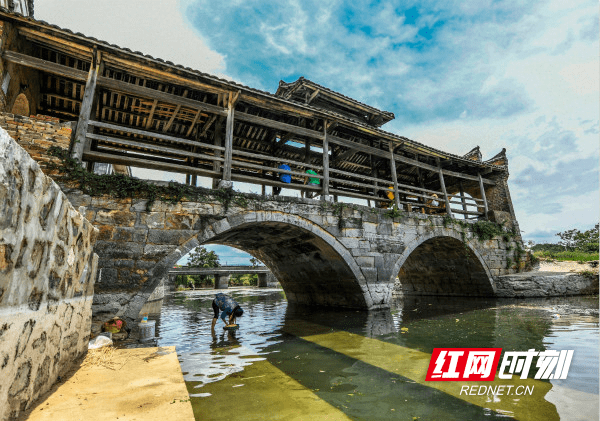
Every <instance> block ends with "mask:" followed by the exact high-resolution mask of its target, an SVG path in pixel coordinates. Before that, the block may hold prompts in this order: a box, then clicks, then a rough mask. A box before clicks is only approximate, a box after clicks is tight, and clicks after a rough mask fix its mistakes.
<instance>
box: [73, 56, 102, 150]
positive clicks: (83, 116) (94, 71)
mask: <svg viewBox="0 0 600 421" xmlns="http://www.w3.org/2000/svg"><path fill="white" fill-rule="evenodd" d="M92 64H95V65H92V66H90V71H89V73H88V78H87V82H86V83H85V91H84V93H83V100H82V101H81V109H80V111H79V119H78V120H77V129H76V130H75V137H74V144H73V148H72V150H71V156H72V157H73V158H75V159H77V160H78V161H82V156H83V151H84V150H87V149H89V147H87V142H88V141H87V138H86V134H87V131H88V123H89V121H90V115H91V112H92V105H93V103H94V97H95V93H96V82H97V80H98V68H99V67H100V63H99V62H98V63H96V54H95V51H94V63H92Z"/></svg>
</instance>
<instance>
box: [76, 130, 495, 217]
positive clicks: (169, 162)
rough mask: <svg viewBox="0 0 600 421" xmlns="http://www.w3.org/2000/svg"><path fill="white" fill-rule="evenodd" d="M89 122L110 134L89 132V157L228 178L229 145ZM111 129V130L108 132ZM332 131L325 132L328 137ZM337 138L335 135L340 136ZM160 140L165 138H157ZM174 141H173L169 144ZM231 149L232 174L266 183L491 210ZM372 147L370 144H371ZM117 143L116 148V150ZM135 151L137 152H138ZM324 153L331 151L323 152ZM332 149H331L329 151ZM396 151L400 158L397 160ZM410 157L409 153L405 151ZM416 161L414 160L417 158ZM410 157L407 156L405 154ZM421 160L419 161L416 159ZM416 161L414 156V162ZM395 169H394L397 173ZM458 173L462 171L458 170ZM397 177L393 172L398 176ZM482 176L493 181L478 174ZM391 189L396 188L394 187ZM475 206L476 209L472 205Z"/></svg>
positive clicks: (427, 206)
mask: <svg viewBox="0 0 600 421" xmlns="http://www.w3.org/2000/svg"><path fill="white" fill-rule="evenodd" d="M88 126H90V127H96V128H98V129H102V130H103V131H104V132H105V133H104V134H95V133H91V132H89V133H87V134H86V139H87V141H86V146H85V148H84V153H83V159H84V160H90V161H104V162H111V163H115V164H123V165H131V166H138V167H143V168H149V169H157V170H163V171H171V172H179V173H186V174H194V175H199V176H204V177H209V178H212V179H219V180H220V179H224V178H225V177H224V171H223V170H224V167H225V161H226V160H227V158H226V157H227V146H225V147H223V146H218V145H214V144H211V143H203V142H197V141H192V140H189V139H183V138H179V137H174V136H169V135H165V134H160V133H155V132H150V131H145V130H139V129H134V128H130V127H125V126H120V125H116V124H111V123H105V122H99V121H94V120H89V121H88ZM110 131H114V132H115V133H116V132H119V133H121V134H122V133H125V134H126V135H128V138H127V139H123V138H120V137H116V134H115V135H110ZM106 132H109V133H106ZM327 137H329V136H323V138H327ZM338 140H339V138H336V139H335V141H338ZM90 141H96V142H100V144H101V146H100V147H97V148H95V149H96V150H92V149H91V148H90ZM158 141H160V142H161V144H157V142H158ZM169 145H170V146H169ZM178 145H180V146H184V147H192V148H191V149H192V151H189V150H184V149H181V148H178V147H177V146H178ZM120 147H128V148H129V149H130V152H131V150H135V149H139V150H143V152H140V153H138V155H139V156H132V155H131V154H129V155H127V156H119V155H118V153H115V152H118V151H120V150H121V149H120ZM230 148H231V152H230V156H231V158H230V161H229V165H230V167H231V168H233V169H234V171H232V172H231V175H230V177H229V178H230V180H232V181H241V182H245V183H251V184H256V185H261V186H263V187H264V186H273V187H280V188H288V189H292V190H300V191H303V192H311V193H312V194H313V195H315V196H317V195H320V196H321V197H324V196H325V195H326V194H331V195H334V197H336V198H337V197H338V196H339V197H349V198H355V199H364V200H367V201H368V202H369V203H370V202H371V201H373V203H375V204H378V206H384V207H385V206H389V205H392V204H393V205H395V206H397V207H398V208H399V209H404V210H406V211H409V212H421V213H427V214H432V213H433V214H435V213H445V214H448V215H453V214H462V215H464V216H465V217H467V218H469V217H481V216H485V207H486V205H487V204H486V199H485V196H484V197H483V198H482V199H479V198H472V197H468V196H465V195H456V194H454V195H452V194H446V193H445V192H444V191H443V190H445V187H444V189H443V190H442V191H437V190H431V189H427V188H424V187H416V186H412V185H408V184H404V183H400V182H398V181H397V180H393V179H392V180H390V179H385V178H380V177H374V176H366V175H362V174H356V173H352V172H349V171H345V170H341V169H337V168H328V171H327V175H325V171H324V168H325V167H324V166H323V165H318V164H314V163H308V162H300V161H296V160H290V159H284V158H281V157H275V156H270V155H269V154H266V153H265V154H262V153H257V152H256V151H252V152H250V151H248V150H241V149H237V148H233V147H232V146H231V147H230ZM367 148H368V149H367ZM113 149H114V150H113ZM357 149H364V150H365V151H366V152H368V153H373V152H374V151H376V152H375V153H374V154H376V155H378V156H387V157H389V159H390V162H395V160H396V159H397V158H398V155H394V154H393V153H392V154H386V153H385V151H382V150H380V149H376V148H372V147H369V146H366V145H360V147H359V148H357ZM134 153H135V152H134ZM323 155H324V156H325V155H326V154H325V153H324V152H323ZM328 155H329V154H327V156H328ZM392 157H393V158H394V160H392ZM190 158H193V159H195V160H196V166H190V165H189V164H188V162H189V159H190ZM402 158H404V157H402ZM411 161H412V160H411ZM401 162H403V163H406V159H403V160H401ZM415 162H418V161H415ZM282 163H285V164H287V165H288V166H290V170H283V169H280V168H279V165H280V164H282ZM411 163H413V162H411ZM419 164H420V166H421V167H424V168H425V169H427V170H432V169H435V170H436V171H438V172H439V174H440V177H441V180H443V176H444V173H445V171H444V170H443V169H441V168H439V167H438V168H436V167H433V166H431V165H428V164H424V163H420V162H419ZM309 169H311V170H314V171H315V172H317V174H316V175H315V174H307V173H306V171H307V170H309ZM282 174H289V175H290V176H291V178H292V180H291V182H290V183H284V182H282V181H281V180H280V176H281V175H282ZM392 174H393V173H392ZM452 175H453V176H455V175H456V174H452ZM458 175H459V176H461V177H462V178H466V179H471V180H472V179H473V178H475V177H473V176H470V175H467V174H458ZM307 178H312V179H318V180H319V183H320V184H319V185H310V184H305V181H306V179H307ZM392 178H393V177H392ZM476 179H477V180H478V181H481V183H483V182H486V181H487V182H488V183H490V182H489V181H488V180H485V181H484V180H483V179H480V178H476ZM390 189H391V190H390ZM389 191H392V192H393V194H394V199H393V200H390V199H389V198H387V197H385V195H383V196H384V197H382V195H380V193H381V192H384V193H387V192H389ZM469 209H470V210H469Z"/></svg>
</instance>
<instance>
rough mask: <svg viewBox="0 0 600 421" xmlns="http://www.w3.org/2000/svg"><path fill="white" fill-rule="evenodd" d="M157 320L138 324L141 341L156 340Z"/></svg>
mask: <svg viewBox="0 0 600 421" xmlns="http://www.w3.org/2000/svg"><path fill="white" fill-rule="evenodd" d="M155 325H156V320H148V321H147V322H146V323H138V326H139V328H140V341H147V340H149V339H154V330H155Z"/></svg>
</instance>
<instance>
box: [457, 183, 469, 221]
mask: <svg viewBox="0 0 600 421" xmlns="http://www.w3.org/2000/svg"><path fill="white" fill-rule="evenodd" d="M458 188H459V190H460V202H461V203H462V208H463V211H465V212H466V211H467V201H466V200H465V190H464V189H463V183H462V180H461V181H459V182H458ZM468 216H469V215H467V214H466V213H465V219H466V218H467V217H468Z"/></svg>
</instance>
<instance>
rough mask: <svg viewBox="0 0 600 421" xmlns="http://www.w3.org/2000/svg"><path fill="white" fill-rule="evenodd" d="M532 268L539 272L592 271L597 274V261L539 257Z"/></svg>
mask: <svg viewBox="0 0 600 421" xmlns="http://www.w3.org/2000/svg"><path fill="white" fill-rule="evenodd" d="M534 270H536V271H540V272H578V273H581V272H592V273H595V274H596V275H598V261H597V260H593V261H590V262H577V261H572V260H565V261H559V260H552V259H540V261H539V262H538V263H537V264H536V265H535V267H534Z"/></svg>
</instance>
